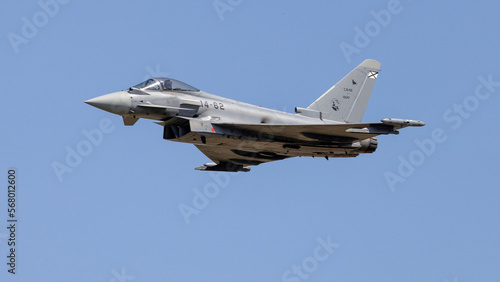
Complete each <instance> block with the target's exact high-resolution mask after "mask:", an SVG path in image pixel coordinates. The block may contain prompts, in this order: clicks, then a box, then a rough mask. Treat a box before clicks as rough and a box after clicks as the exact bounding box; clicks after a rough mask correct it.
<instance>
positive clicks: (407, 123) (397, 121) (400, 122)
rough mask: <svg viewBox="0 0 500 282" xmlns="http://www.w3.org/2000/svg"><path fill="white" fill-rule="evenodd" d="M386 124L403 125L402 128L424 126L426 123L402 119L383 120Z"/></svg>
mask: <svg viewBox="0 0 500 282" xmlns="http://www.w3.org/2000/svg"><path fill="white" fill-rule="evenodd" d="M381 121H382V123H385V124H393V125H402V126H424V125H425V122H423V121H420V120H411V119H400V118H384V119H382V120H381Z"/></svg>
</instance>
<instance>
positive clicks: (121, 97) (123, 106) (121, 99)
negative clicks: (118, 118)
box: [85, 91, 132, 115]
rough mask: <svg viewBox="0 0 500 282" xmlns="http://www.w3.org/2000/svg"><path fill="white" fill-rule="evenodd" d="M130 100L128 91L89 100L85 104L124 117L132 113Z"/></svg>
mask: <svg viewBox="0 0 500 282" xmlns="http://www.w3.org/2000/svg"><path fill="white" fill-rule="evenodd" d="M130 100H131V99H130V95H129V94H128V93H127V92H126V91H120V92H115V93H111V94H106V95H102V96H99V97H95V98H92V99H89V100H87V101H85V103H87V104H89V105H91V106H94V107H96V108H98V109H101V110H104V111H107V112H110V113H113V114H117V115H123V114H127V113H128V112H129V111H130V107H131V105H132V102H131V101H130Z"/></svg>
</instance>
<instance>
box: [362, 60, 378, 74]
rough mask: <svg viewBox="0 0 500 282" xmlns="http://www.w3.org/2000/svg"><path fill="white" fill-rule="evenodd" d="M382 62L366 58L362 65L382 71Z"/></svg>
mask: <svg viewBox="0 0 500 282" xmlns="http://www.w3.org/2000/svg"><path fill="white" fill-rule="evenodd" d="M381 65H382V64H381V63H380V62H379V61H376V60H372V59H366V60H364V61H363V62H362V63H361V64H360V66H362V67H366V68H370V69H377V70H379V71H380V66H381Z"/></svg>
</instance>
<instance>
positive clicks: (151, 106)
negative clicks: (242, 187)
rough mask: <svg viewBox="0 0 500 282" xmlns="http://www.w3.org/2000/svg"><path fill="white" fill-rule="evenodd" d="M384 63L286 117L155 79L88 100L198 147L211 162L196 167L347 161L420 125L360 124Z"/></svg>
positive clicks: (365, 65) (371, 64) (364, 68)
mask: <svg viewBox="0 0 500 282" xmlns="http://www.w3.org/2000/svg"><path fill="white" fill-rule="evenodd" d="M379 71H380V63H379V62H377V61H375V60H370V59H369V60H365V61H364V62H362V63H361V64H360V65H359V66H357V67H356V68H355V69H354V70H352V71H351V72H350V73H349V74H348V75H347V76H345V77H344V78H343V79H341V80H340V81H339V82H338V83H337V84H335V85H334V86H333V87H332V88H330V89H329V90H328V91H326V92H325V93H324V94H323V95H322V96H320V97H319V98H318V99H317V100H316V101H314V102H313V103H312V104H311V105H309V106H308V107H307V108H301V107H296V108H295V113H287V112H282V111H277V110H272V109H267V108H263V107H260V106H254V105H250V104H247V103H243V102H239V101H235V100H232V99H228V98H223V97H220V96H216V95H213V94H209V93H207V92H204V91H202V90H199V89H197V88H195V87H193V86H191V85H188V84H186V83H183V82H181V81H178V80H175V79H171V78H166V77H156V78H151V79H148V80H146V81H144V82H142V83H140V84H137V85H135V86H133V87H130V88H129V89H128V90H125V91H119V92H114V93H111V94H106V95H103V96H99V97H96V98H93V99H90V100H87V101H85V103H87V104H90V105H92V106H94V107H97V108H99V109H101V110H104V111H108V112H110V113H113V114H117V115H120V116H122V118H123V122H124V124H125V125H128V126H131V125H134V124H135V123H136V122H137V120H138V119H140V118H146V119H152V120H157V123H158V124H159V125H161V126H162V127H163V138H164V139H166V140H171V141H177V142H183V143H191V144H194V145H195V146H196V147H197V148H198V149H199V150H200V151H201V152H203V153H204V154H205V155H206V156H207V157H208V158H209V159H211V160H212V161H213V162H210V163H205V164H204V165H202V166H200V167H196V168H195V169H197V170H208V171H231V172H237V171H244V172H247V171H250V167H251V166H256V165H259V164H262V163H266V162H270V161H277V160H283V159H287V158H292V157H306V156H307V157H324V158H326V159H328V158H346V157H348V158H349V157H356V156H358V155H359V154H366V153H373V152H374V151H375V149H376V148H377V144H378V141H377V137H376V136H377V135H381V134H398V133H399V132H398V130H399V129H401V128H404V127H408V126H424V125H425V123H424V122H421V121H418V120H409V119H395V118H384V119H382V120H381V122H377V123H362V122H361V120H362V118H363V115H364V112H365V110H366V106H367V104H368V100H369V98H370V94H371V92H372V89H373V85H374V84H375V80H376V79H377V77H378V73H379Z"/></svg>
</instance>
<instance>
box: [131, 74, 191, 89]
mask: <svg viewBox="0 0 500 282" xmlns="http://www.w3.org/2000/svg"><path fill="white" fill-rule="evenodd" d="M134 89H140V90H143V91H200V90H199V89H196V88H194V87H193V86H191V85H189V84H186V83H184V82H181V81H178V80H175V79H172V78H167V77H154V78H150V79H148V80H146V81H144V82H141V83H139V84H137V85H136V86H132V87H131V90H134Z"/></svg>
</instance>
